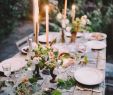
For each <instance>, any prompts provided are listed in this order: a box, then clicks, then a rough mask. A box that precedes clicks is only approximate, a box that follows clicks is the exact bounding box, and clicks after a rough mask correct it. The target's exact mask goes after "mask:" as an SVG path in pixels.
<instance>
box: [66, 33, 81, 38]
mask: <svg viewBox="0 0 113 95" xmlns="http://www.w3.org/2000/svg"><path fill="white" fill-rule="evenodd" d="M65 35H66V36H67V37H71V33H70V32H65ZM82 36H83V33H80V32H77V37H82Z"/></svg>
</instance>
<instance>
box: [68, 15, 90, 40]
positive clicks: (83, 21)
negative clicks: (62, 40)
mask: <svg viewBox="0 0 113 95" xmlns="http://www.w3.org/2000/svg"><path fill="white" fill-rule="evenodd" d="M90 24H91V23H90V21H89V19H87V16H86V15H84V16H82V17H81V18H78V17H77V18H76V19H75V20H74V21H73V22H72V25H71V31H70V32H71V41H70V42H75V41H76V35H77V32H85V31H88V28H89V25H90Z"/></svg>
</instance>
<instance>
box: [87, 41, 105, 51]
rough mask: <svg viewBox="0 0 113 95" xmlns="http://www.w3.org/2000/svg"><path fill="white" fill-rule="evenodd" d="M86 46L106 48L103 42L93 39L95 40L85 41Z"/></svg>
mask: <svg viewBox="0 0 113 95" xmlns="http://www.w3.org/2000/svg"><path fill="white" fill-rule="evenodd" d="M86 46H87V47H89V48H91V49H104V48H106V44H105V43H104V42H101V41H95V40H92V41H88V42H87V43H86Z"/></svg>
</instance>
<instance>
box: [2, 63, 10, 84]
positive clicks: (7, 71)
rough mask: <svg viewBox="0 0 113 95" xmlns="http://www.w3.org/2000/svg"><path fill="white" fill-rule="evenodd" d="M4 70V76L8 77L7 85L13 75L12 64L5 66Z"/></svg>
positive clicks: (3, 66)
mask: <svg viewBox="0 0 113 95" xmlns="http://www.w3.org/2000/svg"><path fill="white" fill-rule="evenodd" d="M2 68H3V72H4V75H6V77H7V79H6V82H7V83H6V84H8V81H9V76H10V74H11V64H3V65H2Z"/></svg>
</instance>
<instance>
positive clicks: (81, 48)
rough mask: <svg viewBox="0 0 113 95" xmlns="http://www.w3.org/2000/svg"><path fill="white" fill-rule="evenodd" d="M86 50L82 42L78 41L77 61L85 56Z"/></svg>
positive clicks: (79, 61)
mask: <svg viewBox="0 0 113 95" xmlns="http://www.w3.org/2000/svg"><path fill="white" fill-rule="evenodd" d="M86 52H87V47H86V45H85V44H84V43H78V44H77V54H76V56H77V59H76V60H77V61H78V63H81V61H82V59H83V58H84V57H85V55H86Z"/></svg>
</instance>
